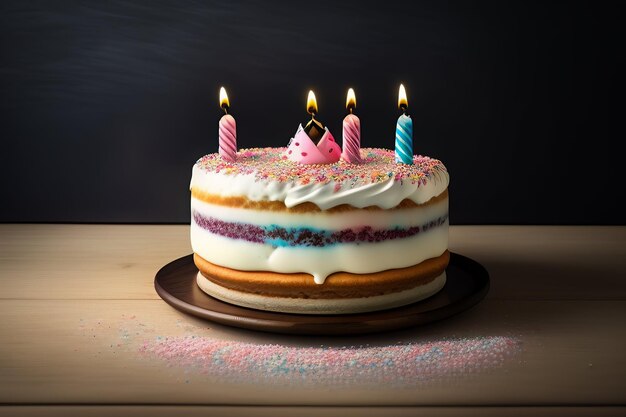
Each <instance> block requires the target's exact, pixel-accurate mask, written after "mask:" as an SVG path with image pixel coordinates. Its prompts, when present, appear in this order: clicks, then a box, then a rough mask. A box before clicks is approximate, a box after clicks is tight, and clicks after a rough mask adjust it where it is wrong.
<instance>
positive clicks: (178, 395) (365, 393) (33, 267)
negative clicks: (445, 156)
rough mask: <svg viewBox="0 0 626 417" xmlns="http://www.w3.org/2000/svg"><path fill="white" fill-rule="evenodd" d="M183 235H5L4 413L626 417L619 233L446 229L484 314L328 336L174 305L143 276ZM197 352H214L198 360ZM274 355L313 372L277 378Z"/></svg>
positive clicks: (64, 228) (168, 229)
mask: <svg viewBox="0 0 626 417" xmlns="http://www.w3.org/2000/svg"><path fill="white" fill-rule="evenodd" d="M188 235H189V227H188V226H180V225H175V226H174V225H173V226H168V225H162V226H153V225H14V224H4V225H0V341H1V343H0V403H2V404H3V405H2V407H0V414H5V415H16V416H19V415H34V414H37V415H39V414H43V415H64V416H67V415H70V416H71V415H110V413H111V412H120V413H124V414H126V415H144V414H150V415H155V416H159V415H171V414H177V415H201V414H205V413H206V412H207V411H210V412H211V413H212V414H213V415H242V414H243V413H245V414H252V415H261V416H263V415H268V416H269V415H272V416H276V415H299V416H309V415H320V414H326V415H340V414H341V415H354V416H370V415H380V414H385V415H386V416H394V415H398V416H405V415H414V414H416V413H418V412H424V413H425V414H428V415H437V416H450V415H481V416H491V415H529V414H530V415H569V416H576V415H619V414H621V415H625V414H626V407H625V406H626V325H625V324H626V303H625V300H626V227H589V226H576V227H564V226H560V227H556V226H555V227H552V226H453V227H451V229H450V249H451V250H452V251H454V252H458V253H460V254H463V255H465V256H469V257H471V258H473V259H475V260H477V261H478V262H480V263H482V264H483V265H484V266H485V267H486V268H487V269H488V271H489V272H490V275H491V290H490V292H489V294H488V295H487V297H486V298H485V299H484V300H483V301H482V302H481V303H480V304H479V305H477V306H476V307H474V308H472V309H471V310H469V311H467V312H465V313H462V314H460V315H458V316H455V317H452V318H449V319H447V320H445V321H442V322H439V323H435V324H430V325H428V326H423V327H415V328H411V329H408V330H403V331H397V332H392V333H384V334H378V335H368V336H358V337H335V338H332V337H328V338H322V337H303V336H299V337H296V336H285V335H274V334H270V333H259V332H253V331H246V330H240V329H235V328H229V327H225V326H221V325H218V324H215V323H211V322H205V321H202V320H199V319H195V318H192V317H189V316H187V315H185V314H183V313H180V312H178V311H177V310H175V309H173V308H172V307H170V306H169V305H167V304H166V303H165V302H163V301H162V300H161V299H160V298H159V297H158V296H157V294H156V293H155V291H154V287H153V280H154V275H155V273H156V271H157V270H158V269H159V268H160V267H161V266H163V265H165V264H167V263H168V262H170V261H172V260H174V259H176V258H179V257H181V256H184V255H187V254H189V253H190V252H191V249H190V245H189V238H188ZM198 346H200V347H204V348H206V347H215V346H221V348H220V349H222V350H220V351H219V355H218V354H217V353H215V352H216V351H215V350H214V351H212V352H213V353H211V354H208V356H207V357H206V360H205V361H202V359H203V357H202V356H198V355H199V353H198V352H199V351H198V350H197V349H196V348H197V347H198ZM193 349H196V350H193ZM394 349H395V350H394ZM403 349H404V350H403ZM411 349H413V351H412V352H414V351H419V352H422V354H421V356H419V357H416V356H413V357H412V358H413V359H412V362H410V363H402V364H400V363H395V362H394V361H393V359H395V358H394V357H393V354H392V353H389V352H392V351H393V352H396V351H398V352H402V351H411ZM240 352H244V353H243V354H242V356H243V357H242V358H239V359H237V358H235V357H234V356H233V355H234V354H238V353H240ZM246 352H247V353H246ZM267 352H274V353H276V355H278V356H276V357H272V358H270V359H268V354H267ZM220 355H231V356H228V358H230V359H227V360H225V361H224V362H220V360H221V359H220V357H222V356H220ZM254 355H257V356H254ZM280 355H295V356H298V355H301V357H302V358H304V359H302V360H303V361H304V363H303V364H301V365H303V366H307V367H308V368H307V369H306V370H304V371H303V370H300V374H301V377H298V372H297V371H296V370H295V369H294V368H288V367H287V368H285V367H283V368H276V369H273V368H271V366H270V365H271V363H270V362H271V361H276V360H277V358H278V359H280V358H281V357H282V356H280ZM333 355H334V356H333ZM341 355H343V356H341ZM390 355H391V359H390ZM224 357H226V356H224ZM233 358H235V359H237V360H239V362H237V360H235V359H233ZM255 358H257V359H258V360H259V363H258V364H257V365H256V366H255V367H252V368H251V367H249V366H248V367H247V368H246V367H244V366H243V365H242V364H243V362H241V361H245V360H248V362H246V363H253V362H254V360H256V359H255ZM307 358H308V359H307ZM315 358H317V359H315ZM380 358H385V361H386V362H384V363H383V362H382V359H380ZM416 358H417V359H419V361H417V359H416ZM192 359H193V360H192ZM292 359H293V358H292ZM333 360H335V362H333V363H331V362H332V361H333ZM250 361H252V362H250ZM263 361H265V362H263ZM307 361H308V362H307ZM316 361H317V362H316ZM341 361H344V362H341ZM359 361H361V362H359ZM367 361H369V362H367ZM365 362H367V364H365ZM272 363H273V362H272ZM355 363H356V364H357V365H355V366H366V365H367V366H369V368H367V369H366V368H359V369H360V370H358V371H355V369H356V368H354V367H353V366H352V365H354V364H355ZM364 364H365V365H364ZM272 366H273V365H272ZM350 366H352V367H351V368H350V369H348V368H349V367H350ZM251 407H253V408H251Z"/></svg>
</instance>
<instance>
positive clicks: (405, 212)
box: [191, 191, 448, 241]
mask: <svg viewBox="0 0 626 417" xmlns="http://www.w3.org/2000/svg"><path fill="white" fill-rule="evenodd" d="M252 204H254V202H253V203H252ZM241 207H246V208H241ZM283 207H284V206H283ZM191 211H192V219H193V220H194V223H195V224H196V225H199V226H200V227H202V228H204V229H205V230H208V231H211V232H213V233H218V234H222V235H224V236H229V237H238V238H242V239H245V238H246V236H235V235H236V234H243V233H244V231H245V230H243V229H244V228H247V229H249V234H250V233H254V232H255V230H253V229H254V228H255V227H257V228H260V229H262V230H258V231H256V232H257V234H271V233H272V232H276V231H277V230H282V231H287V232H291V233H293V232H295V231H297V230H298V229H300V230H301V229H308V230H309V231H310V232H314V233H317V234H322V235H323V234H324V233H326V234H328V233H333V232H340V231H345V232H348V231H352V232H353V233H358V232H359V231H361V230H362V229H363V228H364V227H366V226H367V227H369V229H372V230H374V231H390V232H395V233H402V232H403V231H406V230H407V229H411V228H413V229H416V228H417V229H419V230H417V229H416V230H415V233H417V232H419V231H424V230H425V229H427V228H428V225H429V223H431V224H432V225H433V226H435V225H438V224H441V223H442V221H443V220H445V219H446V218H447V216H448V199H447V191H446V192H444V193H442V194H441V195H440V196H437V197H434V198H432V199H431V200H430V201H429V202H427V203H424V204H421V205H419V206H417V205H413V206H411V207H406V208H403V209H392V210H381V209H378V210H371V209H356V208H354V207H352V208H349V209H344V210H339V211H324V212H319V211H313V212H299V211H296V212H293V211H291V210H280V209H271V210H265V209H262V208H251V207H250V204H247V203H245V202H243V203H242V205H241V206H239V207H232V206H223V205H219V204H209V203H206V202H204V201H200V200H198V199H195V198H192V200H191ZM222 230H223V231H224V232H226V233H221V231H222ZM253 241H258V240H257V239H255V240H253Z"/></svg>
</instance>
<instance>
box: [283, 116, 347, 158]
mask: <svg viewBox="0 0 626 417" xmlns="http://www.w3.org/2000/svg"><path fill="white" fill-rule="evenodd" d="M285 155H286V156H287V159H289V160H290V161H294V162H298V163H301V164H332V163H334V162H337V161H339V158H341V148H340V147H339V145H337V143H336V142H335V138H333V135H332V134H331V133H330V131H329V130H328V129H326V132H325V133H324V135H323V136H322V139H320V141H319V143H318V144H317V146H315V143H313V141H312V140H311V138H310V137H309V135H307V134H306V132H305V131H304V129H302V125H300V126H299V127H298V131H297V132H296V134H295V136H294V137H293V139H291V142H289V147H288V148H287V150H286V151H285Z"/></svg>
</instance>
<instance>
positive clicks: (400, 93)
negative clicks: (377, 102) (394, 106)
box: [398, 84, 409, 110]
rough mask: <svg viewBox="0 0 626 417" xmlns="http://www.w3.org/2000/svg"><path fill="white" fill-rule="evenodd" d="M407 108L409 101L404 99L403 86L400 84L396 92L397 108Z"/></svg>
mask: <svg viewBox="0 0 626 417" xmlns="http://www.w3.org/2000/svg"><path fill="white" fill-rule="evenodd" d="M407 107H409V100H408V99H407V98H406V91H405V90H404V86H403V85H402V84H400V90H399V91H398V108H399V109H400V110H406V108H407Z"/></svg>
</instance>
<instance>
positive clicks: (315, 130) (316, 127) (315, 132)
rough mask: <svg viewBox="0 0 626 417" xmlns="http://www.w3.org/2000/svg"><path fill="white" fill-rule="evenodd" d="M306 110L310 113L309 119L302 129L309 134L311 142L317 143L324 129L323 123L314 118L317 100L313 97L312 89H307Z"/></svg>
mask: <svg viewBox="0 0 626 417" xmlns="http://www.w3.org/2000/svg"><path fill="white" fill-rule="evenodd" d="M306 111H307V112H308V113H309V114H310V115H311V120H310V121H309V123H307V124H306V126H305V127H304V131H305V132H306V134H307V135H309V137H310V138H311V140H312V141H313V143H315V144H316V145H317V144H318V143H319V141H320V139H321V138H322V136H323V135H324V132H325V131H326V129H325V128H324V125H323V124H321V123H320V122H319V121H317V120H315V115H316V114H317V100H316V99H315V93H314V92H313V91H309V96H308V98H307V101H306Z"/></svg>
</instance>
